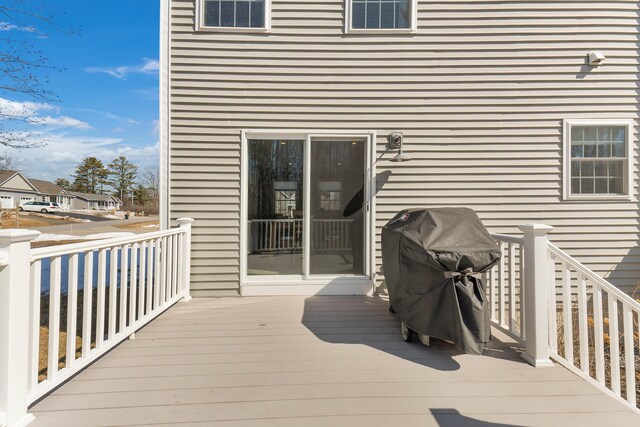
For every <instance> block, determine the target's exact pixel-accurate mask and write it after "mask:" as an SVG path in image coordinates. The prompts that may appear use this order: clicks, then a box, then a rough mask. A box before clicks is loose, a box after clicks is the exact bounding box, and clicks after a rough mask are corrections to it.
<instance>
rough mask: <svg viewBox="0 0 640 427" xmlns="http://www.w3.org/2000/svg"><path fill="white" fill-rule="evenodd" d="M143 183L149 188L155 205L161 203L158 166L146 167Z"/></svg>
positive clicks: (142, 178) (142, 177) (143, 173)
mask: <svg viewBox="0 0 640 427" xmlns="http://www.w3.org/2000/svg"><path fill="white" fill-rule="evenodd" d="M141 181H142V185H143V186H145V187H146V188H147V190H148V193H149V197H150V198H151V200H153V205H154V206H156V207H157V206H158V204H159V203H160V169H159V168H157V167H151V168H146V169H145V170H144V171H143V172H142V176H141Z"/></svg>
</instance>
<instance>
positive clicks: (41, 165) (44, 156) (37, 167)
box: [7, 133, 160, 181]
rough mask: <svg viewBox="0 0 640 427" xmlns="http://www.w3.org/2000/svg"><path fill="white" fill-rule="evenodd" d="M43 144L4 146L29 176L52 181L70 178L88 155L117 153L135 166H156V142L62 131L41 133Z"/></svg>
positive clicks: (102, 157)
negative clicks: (134, 142) (143, 143)
mask: <svg viewBox="0 0 640 427" xmlns="http://www.w3.org/2000/svg"><path fill="white" fill-rule="evenodd" d="M42 137H43V138H44V139H45V140H46V141H47V144H46V145H45V146H43V147H41V148H38V149H24V150H16V149H11V148H10V149H7V152H8V153H9V154H10V155H11V156H12V157H13V158H14V159H16V162H17V165H18V168H19V169H20V170H22V171H24V172H25V173H26V174H27V175H28V176H30V177H33V178H39V179H45V180H50V181H53V180H55V179H56V178H70V177H71V175H72V174H73V172H74V170H75V167H76V165H77V164H78V163H80V161H81V160H82V159H83V158H85V157H89V156H94V157H97V158H98V159H100V160H102V162H103V163H104V164H105V166H106V165H107V164H109V163H110V162H111V161H112V160H113V159H115V158H117V157H119V156H126V157H127V159H128V160H129V161H131V162H132V163H134V164H135V165H137V166H138V168H139V170H143V169H145V168H147V167H152V166H155V167H157V166H158V162H159V151H160V143H159V142H156V143H154V144H151V145H146V146H141V147H137V146H131V145H127V144H125V143H123V141H122V139H120V138H82V137H78V136H71V135H68V134H66V133H58V134H46V135H43V136H42Z"/></svg>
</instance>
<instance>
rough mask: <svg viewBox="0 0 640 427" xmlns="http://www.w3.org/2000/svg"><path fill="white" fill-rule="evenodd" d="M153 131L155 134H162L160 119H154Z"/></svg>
mask: <svg viewBox="0 0 640 427" xmlns="http://www.w3.org/2000/svg"><path fill="white" fill-rule="evenodd" d="M152 132H153V134H154V135H158V134H160V120H158V119H155V120H154V121H153V129H152Z"/></svg>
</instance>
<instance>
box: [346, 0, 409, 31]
mask: <svg viewBox="0 0 640 427" xmlns="http://www.w3.org/2000/svg"><path fill="white" fill-rule="evenodd" d="M345 1H346V2H347V3H346V10H347V13H346V20H345V26H346V32H376V31H381V32H386V31H405V32H413V31H415V30H416V29H415V25H416V24H415V21H416V19H415V13H416V11H415V9H416V6H415V5H416V0H345Z"/></svg>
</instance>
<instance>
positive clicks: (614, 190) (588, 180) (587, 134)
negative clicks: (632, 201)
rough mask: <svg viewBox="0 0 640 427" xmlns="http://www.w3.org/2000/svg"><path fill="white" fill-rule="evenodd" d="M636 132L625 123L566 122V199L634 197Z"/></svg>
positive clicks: (621, 121)
mask: <svg viewBox="0 0 640 427" xmlns="http://www.w3.org/2000/svg"><path fill="white" fill-rule="evenodd" d="M632 129H633V127H632V124H631V123H630V122H629V121H624V120H617V121H616V120H609V121H596V122H594V121H582V120H567V121H565V129H564V150H565V164H564V181H565V182H564V197H565V199H619V198H624V199H627V198H629V197H630V195H631V191H630V187H631V183H632V182H633V181H632V178H631V170H632V163H631V160H632V154H631V153H632V151H631V136H632Z"/></svg>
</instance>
